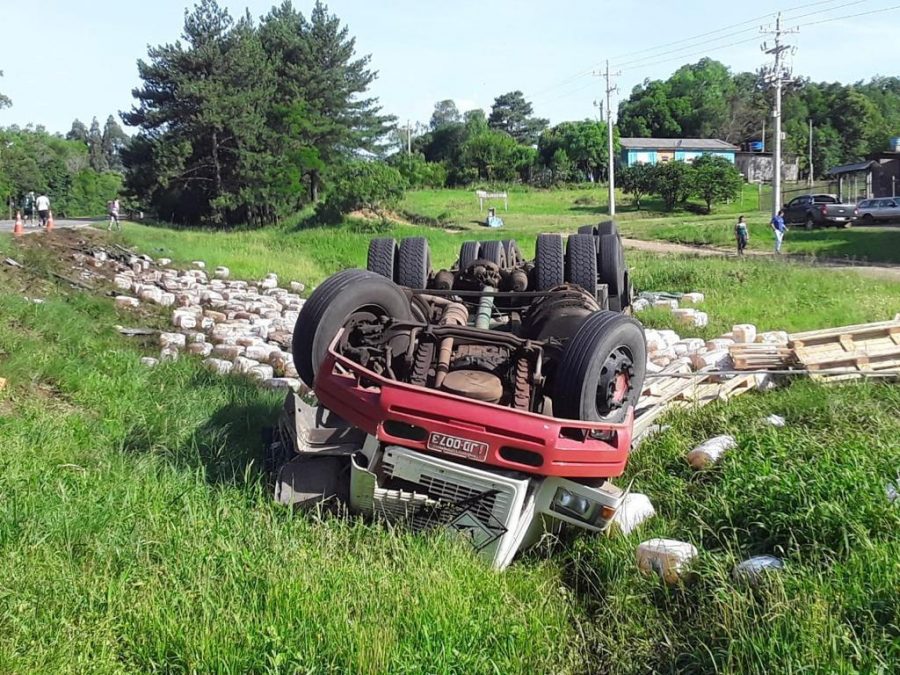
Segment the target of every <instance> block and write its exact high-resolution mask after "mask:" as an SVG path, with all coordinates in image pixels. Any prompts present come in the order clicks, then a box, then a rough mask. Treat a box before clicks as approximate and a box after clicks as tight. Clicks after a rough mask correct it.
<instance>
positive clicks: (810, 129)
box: [808, 118, 814, 187]
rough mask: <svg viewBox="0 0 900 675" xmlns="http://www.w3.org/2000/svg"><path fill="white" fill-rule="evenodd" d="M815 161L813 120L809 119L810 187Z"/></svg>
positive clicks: (810, 185)
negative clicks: (813, 152) (813, 156)
mask: <svg viewBox="0 0 900 675" xmlns="http://www.w3.org/2000/svg"><path fill="white" fill-rule="evenodd" d="M813 180H814V177H813V159H812V118H810V119H809V181H808V182H809V187H812V184H813Z"/></svg>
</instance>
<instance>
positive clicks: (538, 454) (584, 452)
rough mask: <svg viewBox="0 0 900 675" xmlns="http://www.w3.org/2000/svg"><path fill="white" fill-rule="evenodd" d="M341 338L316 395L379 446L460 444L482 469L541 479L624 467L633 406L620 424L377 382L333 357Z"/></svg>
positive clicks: (607, 474)
mask: <svg viewBox="0 0 900 675" xmlns="http://www.w3.org/2000/svg"><path fill="white" fill-rule="evenodd" d="M339 339H340V334H338V336H337V338H336V339H335V341H334V342H333V343H332V345H331V347H330V348H329V350H328V355H327V356H326V358H325V361H324V362H323V363H322V366H321V368H320V369H319V372H318V375H317V377H316V383H315V392H316V396H318V398H319V401H320V402H321V403H322V404H323V405H325V406H326V407H327V408H329V409H330V410H332V411H333V412H335V413H337V414H338V415H340V416H341V417H342V418H344V419H345V420H346V421H347V422H350V423H351V424H353V425H355V426H357V427H359V428H360V429H363V430H364V431H365V432H366V433H369V434H372V435H373V436H376V437H377V438H378V439H379V440H380V441H382V442H385V443H391V444H394V445H401V446H404V447H407V448H412V449H414V450H421V451H425V452H435V454H451V455H455V456H456V457H457V458H458V457H460V456H461V455H460V453H459V452H455V453H451V452H447V453H442V452H441V451H439V450H435V448H434V447H428V446H429V445H430V444H429V439H430V438H432V434H439V435H445V436H450V437H452V438H454V439H465V440H466V441H474V444H473V445H475V446H477V447H479V448H480V451H479V453H478V454H479V455H483V457H484V458H483V459H479V461H481V462H483V463H484V464H489V465H491V466H494V467H498V468H502V469H510V470H514V471H522V472H526V473H530V474H536V475H540V476H564V477H567V478H613V477H615V476H618V475H620V474H621V473H622V472H623V471H624V470H625V463H626V462H627V461H628V452H629V450H630V448H631V434H632V424H633V422H634V411H633V409H629V410H628V412H627V414H626V417H625V421H624V422H622V423H619V424H609V423H599V422H583V421H581V420H569V419H559V418H556V417H545V416H544V415H538V414H535V413H531V412H526V411H522V410H516V409H514V408H507V407H504V406H500V405H496V404H493V403H482V402H479V401H473V400H472V399H468V398H464V397H461V396H456V395H454V394H448V393H446V392H443V391H438V390H435V389H427V388H425V387H417V386H414V385H411V384H405V383H403V382H397V381H395V380H389V379H387V378H384V377H381V376H380V375H377V374H375V373H374V372H372V371H370V370H367V369H366V368H364V367H363V366H361V365H359V364H358V363H355V362H354V361H351V360H350V359H348V358H346V357H343V356H341V355H339V354H337V353H336V352H335V351H334V345H335V344H337V340H339ZM361 381H362V382H361ZM597 436H602V438H598V437H597ZM431 445H433V444H431ZM484 446H487V447H486V448H485V447H484ZM467 458H468V459H475V458H474V457H471V456H468V457H467Z"/></svg>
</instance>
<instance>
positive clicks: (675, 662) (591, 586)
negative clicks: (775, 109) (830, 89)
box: [0, 224, 900, 673]
mask: <svg viewBox="0 0 900 675" xmlns="http://www.w3.org/2000/svg"><path fill="white" fill-rule="evenodd" d="M392 231H393V232H395V233H396V234H398V235H400V234H407V233H416V232H422V233H426V234H427V235H428V236H429V238H430V240H431V241H432V245H433V248H434V250H435V257H436V260H437V262H439V263H444V264H446V263H448V262H449V260H450V258H451V257H452V256H453V252H454V250H455V248H456V247H457V246H458V242H459V240H460V235H459V234H452V233H449V232H444V231H443V230H440V229H434V228H406V227H400V226H398V227H395V228H394V230H392ZM368 236H369V235H367V234H366V233H364V232H360V231H358V226H354V225H347V226H343V227H340V228H336V229H324V230H305V231H302V232H294V231H291V230H287V229H286V230H267V231H263V232H239V233H230V234H226V233H218V234H213V233H208V232H181V231H174V230H167V229H162V228H149V227H138V226H133V225H130V224H129V225H127V226H126V231H125V234H124V238H125V240H126V241H128V242H129V243H139V244H140V245H141V247H142V250H144V251H146V252H148V253H150V254H151V255H155V256H159V255H164V254H168V253H172V254H173V255H170V257H175V258H176V259H178V260H183V261H190V260H191V259H195V258H202V259H205V260H206V262H207V263H208V264H209V265H219V264H225V265H228V266H230V267H231V268H232V270H233V271H234V274H235V276H250V277H253V276H260V275H262V274H264V273H265V272H268V271H270V270H274V271H277V272H279V274H281V275H282V276H283V277H284V278H299V279H302V280H304V281H307V282H316V281H318V280H319V279H321V278H322V277H323V276H324V275H325V274H327V273H328V272H329V271H331V270H332V269H334V267H336V266H343V265H347V264H359V263H360V262H362V260H363V259H364V255H365V254H364V244H365V241H366V240H367V237H368ZM516 236H519V235H518V233H517V234H516ZM530 237H531V235H529V234H528V233H527V232H526V233H524V234H523V235H522V236H521V237H520V238H521V239H523V240H526V241H527V242H529V243H528V244H526V248H529V247H530V246H531V244H530V241H531V239H530ZM13 246H14V244H12V243H11V240H10V239H9V238H8V237H5V238H2V239H0V253H3V254H4V255H8V254H10V252H11V251H12V247H13ZM160 248H161V249H162V251H160V250H158V249H160ZM529 250H530V248H529ZM14 257H17V258H20V259H23V260H25V261H27V262H28V263H29V264H32V265H34V266H36V267H38V268H40V267H41V266H42V265H46V264H49V262H50V261H49V260H48V256H41V255H39V254H31V255H29V256H27V257H25V256H23V255H22V254H21V252H15V253H14ZM629 261H630V263H631V265H632V266H633V268H634V272H635V277H636V281H637V283H638V284H639V286H642V287H644V288H650V289H658V290H701V291H703V292H705V293H706V294H707V302H706V307H705V309H707V311H709V313H710V317H711V321H712V326H711V327H710V328H709V329H708V330H706V331H701V333H702V334H715V333H717V332H719V331H721V330H724V329H727V328H729V327H730V326H731V324H732V323H735V322H737V321H754V322H756V323H757V324H758V325H759V326H760V327H761V328H787V329H803V328H816V327H823V326H829V325H839V324H842V323H851V322H854V321H862V320H869V319H872V320H874V319H885V318H890V317H891V316H893V313H895V312H896V311H897V310H898V309H900V285H897V284H887V283H877V282H872V281H868V280H863V279H862V278H861V277H859V276H856V275H854V274H853V273H849V272H839V271H834V270H820V269H814V268H810V267H806V266H802V265H798V264H790V263H782V262H780V261H771V260H743V261H735V260H721V259H700V258H682V257H673V256H663V257H654V256H651V255H646V254H645V255H635V254H629ZM23 295H28V296H30V297H35V296H40V297H44V298H45V299H46V302H45V303H44V304H33V303H30V302H27V301H26V300H24V299H23V297H22V296H23ZM0 315H2V316H3V317H4V321H2V322H0V376H2V377H6V378H8V379H9V382H10V384H9V386H8V388H7V390H5V391H4V392H2V393H0V448H2V453H0V672H86V671H89V672H210V671H216V672H223V671H224V672H408V673H419V672H447V673H450V672H611V673H645V672H654V671H657V672H674V671H689V672H759V673H764V672H766V673H768V672H794V671H798V670H801V669H802V670H811V671H817V672H878V671H882V672H888V671H890V670H891V669H892V668H894V667H895V664H896V663H897V662H898V660H900V564H898V562H897V561H898V560H900V545H898V543H897V537H896V533H897V531H898V527H900V508H898V507H897V505H896V504H895V505H891V504H889V503H888V501H887V500H886V498H885V494H884V486H885V483H886V482H887V481H888V480H891V479H896V477H897V471H898V469H897V467H898V466H900V445H898V444H897V440H896V439H897V438H900V388H898V387H897V386H896V385H879V384H860V385H853V386H846V387H840V388H824V387H821V386H817V385H815V384H813V383H807V382H800V383H796V384H794V385H793V386H790V387H786V388H784V389H781V390H778V391H775V392H771V393H768V394H747V395H745V396H743V397H741V398H738V399H735V400H734V401H732V402H731V403H728V404H725V403H717V404H713V405H711V406H708V407H706V408H703V409H702V410H699V411H685V412H678V413H674V414H670V415H669V417H668V419H667V420H666V421H668V422H670V423H671V424H672V428H671V429H670V430H669V431H667V432H666V433H664V434H662V435H660V436H657V437H655V438H652V439H649V440H648V441H646V442H645V443H644V444H643V445H642V446H641V447H640V449H639V450H638V451H636V453H635V454H634V456H633V457H632V459H631V461H630V463H629V467H628V471H627V474H626V476H625V477H623V479H621V480H617V483H618V484H619V485H623V486H624V485H627V484H628V482H629V481H630V480H632V479H633V480H634V489H635V490H637V491H640V492H644V493H646V494H648V495H649V496H650V498H651V499H652V501H653V503H654V504H655V506H656V508H657V510H658V512H659V516H658V518H656V519H655V520H653V521H651V522H650V523H648V524H647V525H646V526H644V527H643V528H641V529H640V530H638V531H637V532H635V533H633V534H632V535H630V536H627V537H624V536H621V535H620V536H614V537H597V536H587V535H575V536H572V537H568V538H567V539H566V540H565V541H563V542H552V541H551V542H547V543H546V545H545V546H544V547H543V548H542V549H540V550H539V551H535V552H533V553H529V554H527V555H525V556H524V557H523V558H521V559H520V560H518V561H517V562H516V563H515V564H514V565H513V566H512V567H511V568H510V569H509V570H507V571H506V572H504V573H502V574H496V573H493V572H491V571H490V570H488V569H487V568H486V567H485V566H484V565H483V564H482V563H481V562H479V561H478V560H477V559H476V558H474V556H473V555H472V554H471V553H470V552H468V551H467V550H465V549H464V547H462V546H461V545H460V544H459V543H458V542H454V541H453V540H451V539H448V538H442V537H439V536H417V535H413V534H410V533H408V532H404V531H402V530H387V529H385V528H383V527H380V526H378V525H374V524H369V523H366V522H364V521H361V520H359V519H355V518H351V519H347V520H344V519H339V518H330V517H325V518H316V517H312V516H308V515H303V514H299V513H292V512H291V511H290V510H288V509H284V508H282V507H279V506H276V505H274V504H273V503H272V502H271V498H270V496H269V493H268V491H267V488H266V486H265V483H264V480H263V477H262V475H261V473H260V462H261V458H262V444H261V442H260V440H259V432H260V430H261V429H262V427H264V426H266V425H269V424H271V423H272V422H273V421H274V420H275V418H276V415H277V413H278V410H279V407H280V400H279V398H280V397H279V396H278V395H276V394H272V393H267V392H264V391H262V390H260V389H258V388H256V387H255V386H254V385H252V384H251V383H250V382H248V381H245V380H241V379H237V378H219V377H215V376H212V375H210V374H208V373H206V372H204V371H203V370H202V369H201V368H200V367H199V364H198V363H197V361H196V360H193V359H188V358H184V359H182V360H180V361H179V362H176V363H173V364H164V365H162V366H160V367H158V368H156V369H153V370H148V369H145V368H143V367H141V366H139V365H138V362H137V361H138V357H139V356H140V354H141V353H142V350H141V348H140V347H136V346H133V345H132V344H131V343H128V342H126V340H125V339H123V338H121V337H120V336H119V335H117V334H116V333H115V332H114V331H113V330H112V329H111V326H113V325H114V324H116V323H124V324H128V323H130V316H129V315H128V314H120V313H117V312H116V311H115V310H114V309H113V308H112V307H111V304H110V301H109V300H108V299H107V298H102V297H90V296H88V295H85V294H82V293H73V292H71V291H67V290H65V289H62V288H58V287H56V286H53V285H50V284H48V283H47V282H46V281H44V280H43V278H42V277H40V278H30V277H23V276H22V275H21V274H20V273H13V272H12V271H10V270H8V269H6V268H3V269H0ZM641 316H642V319H643V320H646V321H647V322H648V323H650V324H653V325H663V324H664V323H665V321H666V317H665V316H664V315H660V314H653V313H650V314H644V315H641ZM142 321H143V322H146V321H151V322H152V317H151V318H150V319H147V318H144V319H142ZM682 332H684V333H688V331H682ZM770 413H777V414H780V415H783V416H785V417H786V418H787V421H788V425H787V426H786V427H785V428H782V429H775V428H771V427H768V426H765V425H764V424H763V422H762V419H763V418H764V417H765V416H766V415H768V414H770ZM719 433H733V434H734V435H735V436H736V438H737V439H738V443H739V449H737V450H735V451H734V452H732V453H731V454H729V455H728V456H726V458H725V460H724V461H723V462H722V463H721V464H720V465H719V466H717V467H715V468H714V469H712V470H709V471H706V472H703V473H700V474H695V473H694V472H693V471H692V470H690V469H689V467H688V466H687V464H686V463H685V462H684V460H683V455H684V453H685V452H686V451H687V450H688V449H690V448H691V447H692V446H693V445H695V444H696V443H698V442H699V441H701V440H703V439H705V438H707V437H709V436H711V435H714V434H719ZM652 536H664V537H673V538H681V539H685V540H689V541H692V542H694V543H695V544H696V545H697V546H698V548H699V549H700V550H701V558H700V561H699V564H698V565H697V570H696V571H697V578H696V580H695V581H694V582H693V583H690V584H688V585H685V586H683V587H675V588H666V587H663V586H661V585H660V584H659V582H658V581H657V580H656V579H655V578H653V577H643V576H641V575H640V574H639V572H638V571H637V569H636V566H635V562H634V560H635V558H634V555H635V554H634V550H635V547H636V546H637V544H638V543H639V542H640V541H642V540H644V539H647V538H650V537H652ZM760 553H771V554H774V555H778V556H780V557H783V558H784V559H785V561H786V564H787V568H786V570H785V572H784V573H783V574H780V575H778V576H777V577H775V578H773V579H771V580H770V581H769V582H767V583H765V584H763V585H762V586H761V587H760V588H756V589H748V588H745V587H743V586H741V585H739V584H736V583H734V582H733V581H732V579H731V578H730V569H731V566H732V565H733V563H734V562H735V561H737V560H741V559H743V558H745V557H746V556H749V555H754V554H760Z"/></svg>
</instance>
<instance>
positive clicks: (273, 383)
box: [262, 377, 303, 391]
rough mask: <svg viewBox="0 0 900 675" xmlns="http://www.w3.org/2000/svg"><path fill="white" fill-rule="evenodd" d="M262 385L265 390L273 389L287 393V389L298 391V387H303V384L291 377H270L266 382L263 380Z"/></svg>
mask: <svg viewBox="0 0 900 675" xmlns="http://www.w3.org/2000/svg"><path fill="white" fill-rule="evenodd" d="M262 385H263V386H264V387H266V388H267V389H275V390H278V391H282V390H284V391H287V390H288V389H290V390H291V391H298V390H299V389H300V387H302V386H303V383H302V382H300V380H298V379H296V378H293V377H270V378H269V379H267V380H263V383H262Z"/></svg>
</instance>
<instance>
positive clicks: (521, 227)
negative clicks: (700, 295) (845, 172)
mask: <svg viewBox="0 0 900 675" xmlns="http://www.w3.org/2000/svg"><path fill="white" fill-rule="evenodd" d="M757 189H758V188H757V186H755V185H745V186H744V191H743V195H742V199H741V200H737V201H735V202H733V203H731V204H722V205H717V206H715V207H714V209H713V213H712V214H711V215H698V214H697V213H696V212H690V211H684V210H679V211H676V212H674V213H671V214H666V213H663V212H661V208H660V205H659V204H657V203H656V202H654V201H653V200H649V201H648V200H645V201H646V204H645V209H644V210H642V211H635V210H634V207H632V206H630V204H629V201H628V198H627V197H625V196H620V197H618V198H617V199H618V201H617V205H619V207H618V213H617V216H616V217H617V220H618V221H619V225H620V229H621V230H622V232H623V234H625V235H626V236H629V237H634V238H636V239H650V240H654V239H656V240H661V241H671V242H676V243H680V244H695V245H701V246H723V247H727V248H732V247H733V246H734V223H735V222H736V220H737V216H738V215H739V214H743V215H745V216H746V218H747V222H748V224H749V227H750V245H749V249H750V250H751V251H765V252H770V251H771V250H772V246H773V238H772V233H771V231H770V229H769V225H768V223H769V214H768V212H762V211H760V210H759V209H758V205H759V203H760V201H759V195H758V194H757ZM589 201H593V203H588V204H585V203H583V202H589ZM579 202H582V203H579ZM606 203H607V200H606V192H605V190H604V189H603V188H602V187H597V188H584V189H560V190H530V191H521V192H512V193H510V210H509V211H508V212H504V211H503V205H502V203H500V204H499V208H498V213H499V214H500V216H501V217H502V218H503V220H504V222H505V224H506V225H507V227H508V228H509V229H511V230H514V231H516V233H517V234H518V233H520V232H528V233H538V232H566V231H573V230H575V229H576V228H577V227H578V226H580V225H586V224H590V223H596V222H598V221H600V220H605V219H606V218H607V215H606V214H607V209H606ZM494 205H495V206H498V205H497V204H494ZM696 206H697V205H695V207H696ZM403 212H404V213H406V214H420V215H423V216H427V217H428V218H432V219H436V220H438V221H442V222H446V223H454V224H455V225H458V226H461V227H465V228H467V229H473V230H475V231H480V230H483V229H484V228H481V227H480V226H479V224H478V223H479V222H480V221H483V220H484V214H479V211H478V200H477V199H475V195H474V193H473V192H471V191H467V190H421V191H416V192H410V193H409V194H408V195H407V196H406V199H405V201H404V203H403ZM784 251H785V253H791V254H797V255H803V256H818V257H827V258H841V259H849V260H861V261H869V262H892V263H897V262H900V227H893V228H892V227H854V228H851V229H847V230H845V229H833V228H829V229H822V230H814V231H812V232H807V231H805V230H804V229H802V227H794V228H793V229H791V231H790V232H789V233H788V235H787V238H786V240H785V246H784Z"/></svg>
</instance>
